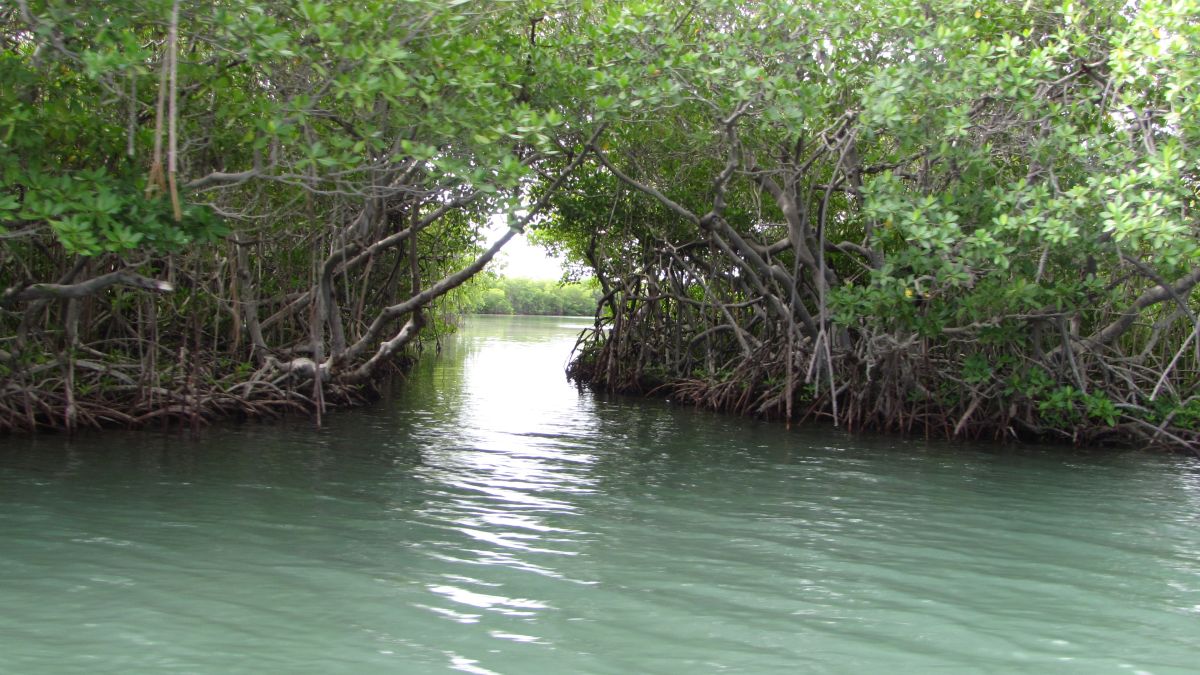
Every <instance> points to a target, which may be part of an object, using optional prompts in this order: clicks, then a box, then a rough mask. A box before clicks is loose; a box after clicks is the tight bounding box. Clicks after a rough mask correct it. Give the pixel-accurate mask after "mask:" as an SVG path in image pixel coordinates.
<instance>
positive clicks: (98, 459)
mask: <svg viewBox="0 0 1200 675" xmlns="http://www.w3.org/2000/svg"><path fill="white" fill-rule="evenodd" d="M580 325H581V322H580V321H579V320H572V319H533V318H504V317H480V318H475V319H472V320H471V321H470V323H469V326H468V329H467V330H466V331H465V332H464V333H463V334H461V335H459V336H457V337H455V338H451V339H449V340H447V341H446V343H445V348H444V350H443V352H442V354H441V355H440V356H437V357H435V356H434V354H433V353H432V349H431V350H430V351H429V352H427V358H425V359H423V360H422V362H421V364H420V365H419V367H418V368H417V370H416V371H415V372H414V373H413V374H412V377H411V378H410V381H409V382H407V383H406V384H405V385H403V386H401V387H399V388H398V389H397V390H396V392H395V393H394V394H393V395H392V396H391V397H390V398H389V399H387V400H385V401H383V402H381V403H380V404H378V405H376V406H373V407H371V408H369V409H365V410H356V411H349V412H338V413H336V414H333V415H330V416H329V417H327V418H326V423H327V424H326V427H325V428H324V429H321V430H315V429H313V428H312V426H311V425H310V424H308V423H307V422H305V421H302V420H291V421H289V422H287V423H282V424H279V423H275V424H246V425H239V426H233V427H224V428H216V429H208V430H205V431H203V432H201V433H200V434H199V435H198V436H191V435H189V434H183V435H179V434H160V433H141V434H127V433H112V434H109V433H106V434H104V435H90V436H84V437H81V438H76V439H74V440H69V439H66V438H64V437H56V436H45V437H40V438H34V439H16V438H5V439H3V440H0V570H3V572H2V573H0V607H3V612H0V672H13V673H100V672H112V673H118V672H119V673H127V672H189V673H192V672H205V673H208V672H212V673H262V672H289V673H374V672H379V673H389V672H396V673H398V672H403V673H441V672H454V671H465V672H470V673H635V672H636V673H710V672H740V673H783V672H813V673H861V672H880V671H888V672H929V671H941V672H1054V673H1106V672H1107V673H1135V672H1153V673H1172V672H1197V670H1200V463H1197V462H1196V461H1194V460H1188V459H1181V458H1173V457H1161V456H1153V455H1149V456H1148V455H1144V454H1139V453H1080V452H1075V451H1072V450H1070V449H1065V450H1062V449H1059V450H1045V449H1043V450H1033V449H1021V448H1014V447H997V446H971V445H965V444H954V445H951V444H944V443H942V444H939V443H924V442H919V441H904V440H896V439H886V438H877V437H867V438H864V437H853V436H847V435H844V434H841V433H839V432H837V431H835V430H829V429H813V430H793V431H791V432H788V431H786V430H784V429H783V428H782V427H781V426H778V425H773V424H764V423H757V422H754V421H748V420H740V419H734V418H729V417H723V416H717V415H710V414H706V413H702V412H697V411H693V410H689V409H683V408H678V407H675V406H672V405H670V404H669V403H666V402H662V401H638V400H630V399H609V398H603V397H596V396H593V395H591V394H589V393H586V392H580V391H577V390H576V389H575V388H573V387H572V386H571V385H569V384H568V383H566V382H565V381H564V379H563V375H562V371H563V367H564V365H565V362H566V359H567V356H568V352H569V351H570V348H571V346H572V344H573V343H574V339H575V335H576V332H577V331H578V327H579V326H580Z"/></svg>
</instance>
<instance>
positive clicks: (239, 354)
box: [0, 0, 590, 428]
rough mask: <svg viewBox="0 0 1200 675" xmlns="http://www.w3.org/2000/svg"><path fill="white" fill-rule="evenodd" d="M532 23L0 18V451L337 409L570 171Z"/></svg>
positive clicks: (584, 128)
mask: <svg viewBox="0 0 1200 675" xmlns="http://www.w3.org/2000/svg"><path fill="white" fill-rule="evenodd" d="M472 5H474V3H472ZM540 13H541V9H540V5H539V3H537V2H530V3H523V2H511V3H496V4H495V5H485V6H470V7H468V6H467V3H463V2H449V3H447V2H442V1H441V0H405V1H403V2H397V3H377V2H367V3H363V2H348V1H342V0H298V1H296V2H260V1H257V0H212V1H210V2H199V3H180V2H178V0H135V1H134V2H121V3H115V2H92V3H82V4H81V3H74V2H65V1H62V0H44V1H38V0H29V1H27V0H19V1H18V2H16V3H15V5H14V4H13V3H6V4H5V5H4V6H3V7H0V43H2V44H3V49H2V51H0V142H2V143H3V146H2V152H0V181H2V182H0V236H2V237H3V238H2V239H0V287H3V288H5V289H6V290H5V291H4V292H3V296H2V297H0V312H2V313H0V327H2V332H3V334H4V335H6V336H9V337H7V338H6V340H5V344H4V345H2V346H0V369H2V374H3V376H4V379H3V382H4V387H3V391H2V392H0V428H4V427H7V428H14V427H15V428H37V427H39V426H45V425H49V426H56V425H65V426H68V427H71V426H74V425H76V424H77V423H79V422H83V423H88V424H94V423H103V422H105V421H110V422H111V421H117V422H123V423H141V422H144V421H148V420H152V419H155V418H158V417H162V416H169V417H179V416H184V417H188V418H190V419H191V420H192V421H193V422H194V421H198V420H199V419H200V418H202V417H204V416H207V415H215V414H222V413H228V412H237V411H246V412H262V411H265V410H267V409H269V408H271V407H302V408H306V409H315V410H316V411H317V412H318V413H319V412H320V410H321V408H322V407H323V401H324V400H325V399H326V398H330V397H336V398H338V399H343V398H353V397H355V396H357V395H358V394H360V393H361V392H362V390H363V387H364V386H367V385H369V384H370V383H371V381H372V380H374V379H375V378H376V377H378V376H379V375H380V374H381V373H383V372H386V370H387V369H388V368H389V367H390V366H391V364H393V363H395V362H396V359H397V358H398V357H399V356H401V355H402V354H404V352H405V351H406V350H407V349H409V348H410V347H411V346H412V345H414V344H416V342H415V340H416V339H417V337H418V336H419V334H420V330H421V328H422V327H423V326H424V325H425V324H426V323H427V322H428V321H429V319H430V316H431V313H432V314H433V315H436V313H437V312H438V311H439V310H440V309H441V308H444V307H453V306H454V305H455V303H454V302H453V301H452V300H453V299H452V298H450V297H448V295H452V294H453V293H454V292H455V291H454V289H456V288H457V287H459V286H460V285H461V284H462V283H463V282H464V281H466V280H467V279H469V278H470V277H471V276H472V275H473V274H474V273H476V272H478V271H479V270H481V269H482V268H483V267H484V266H485V265H486V264H487V263H488V261H489V260H490V259H491V258H492V256H493V255H494V254H495V253H496V251H497V250H498V249H499V248H500V247H501V246H503V244H504V243H505V242H506V241H508V239H509V238H511V237H512V236H513V234H514V233H516V232H518V231H520V230H521V229H522V228H523V226H524V225H525V224H526V223H527V222H528V221H529V220H531V219H532V218H534V217H536V215H537V214H538V213H539V212H540V211H541V209H542V207H543V205H544V204H539V203H538V202H537V201H535V200H530V199H528V198H526V197H525V196H524V192H525V191H526V187H525V186H526V185H527V184H529V183H530V182H531V181H534V180H537V181H538V183H539V185H541V186H542V188H541V189H543V190H544V191H545V190H546V188H547V187H550V192H552V191H553V187H552V186H553V184H554V182H555V180H556V177H557V176H559V175H565V174H566V173H569V172H570V171H571V170H572V169H573V168H574V167H575V165H577V164H578V163H579V161H580V160H581V158H580V157H578V156H576V157H573V158H568V159H561V157H562V156H563V155H564V150H565V149H569V148H571V147H574V146H576V145H578V146H582V145H583V144H584V143H585V142H586V141H587V140H588V136H587V135H585V134H587V133H590V132H589V131H588V127H589V125H588V124H573V125H571V126H568V125H566V123H565V120H564V118H563V116H562V114H561V112H560V107H559V106H557V105H555V104H554V103H553V101H549V100H548V99H547V98H546V97H545V96H544V95H543V94H545V93H553V90H552V88H551V87H549V86H548V85H547V86H543V82H547V83H550V84H553V82H554V81H555V80H554V78H555V74H554V73H555V68H556V67H557V66H556V64H555V61H554V60H553V59H552V58H550V56H549V55H548V54H546V53H545V51H544V50H542V49H539V47H538V32H537V24H538V21H536V20H535V17H537V16H539V15H540ZM572 160H574V164H572ZM547 194H548V193H547ZM495 214H506V215H507V218H508V219H509V224H510V227H511V229H512V231H511V232H510V233H509V234H508V235H506V236H505V237H503V238H501V239H500V241H498V242H497V243H496V244H495V245H493V246H491V247H489V248H487V249H484V248H482V247H481V242H482V237H481V232H482V229H483V227H484V224H485V223H486V222H487V220H488V218H490V217H494V215H495ZM143 289H144V290H150V291H155V292H157V293H158V295H154V294H150V293H146V292H144V290H143Z"/></svg>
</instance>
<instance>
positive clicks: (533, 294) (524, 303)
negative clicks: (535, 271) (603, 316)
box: [467, 277, 600, 316]
mask: <svg viewBox="0 0 1200 675" xmlns="http://www.w3.org/2000/svg"><path fill="white" fill-rule="evenodd" d="M485 286H486V287H485V288H483V290H482V291H481V292H479V293H478V294H477V295H475V296H474V302H473V303H471V304H470V305H469V306H468V307H467V309H468V310H469V311H474V312H478V313H479V314H531V315H537V316H591V315H592V314H594V313H595V311H596V305H597V303H598V302H599V300H600V288H599V285H598V284H596V283H594V282H593V283H569V284H564V283H560V282H557V281H545V280H536V279H521V278H515V277H499V278H496V279H495V280H493V281H491V282H490V283H488V284H486V285H485Z"/></svg>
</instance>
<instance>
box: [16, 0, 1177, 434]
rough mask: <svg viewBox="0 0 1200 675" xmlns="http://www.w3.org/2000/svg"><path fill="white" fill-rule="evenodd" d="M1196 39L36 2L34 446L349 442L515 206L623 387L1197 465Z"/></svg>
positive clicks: (592, 362)
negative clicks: (193, 435) (194, 437)
mask: <svg viewBox="0 0 1200 675" xmlns="http://www.w3.org/2000/svg"><path fill="white" fill-rule="evenodd" d="M1198 16H1200V4H1198V3H1197V2H1195V0H1145V1H1141V2H1125V1H1121V2H1117V1H1116V0H1111V1H1110V0H1100V1H1098V2H1091V3H1077V2H1072V1H1070V0H1067V1H1061V0H1053V1H1052V0H1030V1H1028V2H1022V3H1011V2H1006V1H1001V0H981V1H976V2H960V1H957V0H939V1H936V2H911V1H909V0H882V1H880V2H874V3H862V2H857V1H855V2H850V1H847V0H813V1H809V2H792V1H790V0H745V1H744V2H730V1H729V0H686V1H684V0H637V1H635V2H622V3H615V2H611V3H610V2H595V1H593V0H559V1H555V0H520V1H514V2H499V1H497V2H465V1H463V0H457V1H452V2H440V1H433V0H404V1H402V2H396V3H375V2H367V3H362V2H355V3H351V2H347V1H345V0H294V1H283V0H277V1H266V0H207V1H206V2H202V3H189V4H187V5H186V6H184V5H182V4H181V3H178V2H176V1H174V0H136V1H135V2H131V3H120V4H119V7H118V5H117V3H109V2H97V3H86V4H83V5H81V4H79V3H69V2H65V1H63V0H40V1H31V0H19V1H18V2H16V4H15V5H12V4H9V5H6V6H5V7H3V8H0V42H3V47H4V49H3V52H2V54H0V142H3V144H4V145H3V148H2V150H3V153H2V154H0V172H2V175H0V178H2V180H3V182H2V183H0V227H3V228H4V230H3V233H2V234H0V236H2V237H3V239H0V285H2V286H3V287H4V288H6V289H7V290H6V291H4V294H3V298H0V305H2V306H0V312H3V313H2V314H0V325H3V327H4V332H5V333H6V334H8V335H11V336H12V337H11V338H10V339H8V340H7V341H6V344H5V345H4V346H2V347H0V367H2V368H4V373H5V376H6V383H5V390H4V392H3V393H2V394H0V406H3V409H0V418H3V419H5V420H6V422H5V424H6V425H7V426H27V427H33V426H38V425H39V424H45V423H47V421H48V420H56V419H59V418H62V419H63V420H66V422H65V423H66V424H67V425H71V424H73V423H74V420H75V419H76V418H77V417H78V415H80V414H85V415H91V416H92V418H96V419H98V418H100V417H105V416H107V417H106V419H122V420H124V421H130V420H133V421H136V419H140V418H145V417H146V416H151V417H152V416H154V415H157V414H159V411H160V410H162V406H161V405H160V403H161V401H162V400H164V398H165V399H167V400H170V401H172V402H173V403H172V405H175V406H177V408H178V409H180V410H183V409H187V410H191V411H193V412H192V413H191V414H193V415H195V414H197V413H196V412H195V411H197V410H200V409H202V408H204V407H205V406H208V407H209V408H220V407H221V406H222V405H225V404H224V403H221V402H222V401H236V402H237V403H236V404H235V403H230V404H229V405H243V404H245V402H246V401H252V400H257V399H265V400H268V401H278V400H281V399H282V400H285V401H288V402H291V403H289V404H294V403H295V402H296V401H301V402H302V403H303V404H304V405H306V406H308V407H315V408H316V409H318V410H319V409H320V407H321V401H322V399H323V398H324V397H325V396H326V395H328V394H329V393H331V392H333V393H337V394H338V395H341V396H346V395H349V394H350V393H352V392H354V391H357V390H359V389H360V388H361V387H363V386H364V385H365V384H367V383H369V382H370V381H371V380H372V379H374V378H375V377H377V376H378V375H379V373H380V372H381V371H383V370H386V368H387V366H388V364H390V363H393V362H394V360H395V359H396V358H397V356H399V355H400V354H402V353H404V352H405V351H406V350H408V349H409V348H410V347H411V346H412V345H414V344H416V342H415V341H416V340H417V339H418V336H419V335H420V331H421V329H422V327H423V326H425V325H426V324H427V323H428V322H429V319H430V317H431V316H432V317H434V318H435V319H436V315H437V313H438V312H443V311H453V310H454V309H455V308H459V309H462V308H469V306H470V305H471V304H472V302H474V301H473V300H471V299H470V298H467V297H465V296H464V297H461V298H457V299H456V297H455V294H456V293H462V291H461V290H455V289H460V287H461V284H463V283H464V282H466V281H467V280H468V279H469V278H471V277H472V276H473V275H475V274H476V273H477V272H479V271H480V270H482V269H483V268H484V266H485V265H486V264H487V262H488V261H489V260H490V258H491V256H492V255H493V254H494V253H495V251H496V250H497V249H498V248H499V247H500V246H502V245H503V244H504V242H505V241H507V238H504V239H502V240H500V241H499V242H497V244H496V245H495V246H493V247H490V248H489V249H487V250H483V248H482V246H481V244H480V242H481V237H480V233H481V228H482V226H483V224H484V223H485V222H486V221H487V219H488V218H489V217H490V216H491V214H496V213H501V214H506V215H507V217H508V218H509V222H510V224H511V226H512V227H513V228H514V230H519V229H522V228H523V227H525V226H526V225H529V226H531V227H532V228H534V229H535V230H536V232H535V237H536V238H538V240H540V241H541V242H543V243H545V244H547V245H549V246H550V247H552V248H555V249H557V250H559V251H561V252H563V253H565V254H567V256H568V257H569V258H570V259H571V260H573V261H574V264H575V265H576V268H577V271H578V269H580V268H586V269H588V270H589V271H590V272H592V273H593V274H594V275H595V277H596V279H597V282H598V283H599V284H600V286H601V290H602V297H601V305H602V307H601V308H600V311H598V312H597V316H598V319H597V321H598V324H599V325H598V326H597V330H596V331H595V333H594V334H593V335H592V337H591V339H590V341H589V342H588V343H587V344H586V345H585V347H584V349H583V351H582V352H581V354H580V356H579V359H578V360H577V361H576V364H575V366H574V371H573V372H574V374H575V375H576V376H577V377H579V378H580V379H582V380H586V381H588V382H591V383H593V384H595V385H596V386H601V387H607V388H611V389H615V390H624V391H629V390H634V391H636V390H649V389H652V388H660V389H661V390H663V391H670V392H673V393H674V395H675V397H676V398H681V399H690V400H693V401H695V402H697V403H701V404H704V405H710V406H713V407H717V408H723V409H733V410H738V411H742V412H746V413H750V414H757V415H763V416H768V417H779V418H784V419H787V420H789V421H792V420H797V419H802V418H808V417H813V416H817V417H824V418H828V419H831V420H833V421H835V422H836V423H839V424H845V425H848V426H851V427H853V428H879V429H903V430H919V431H924V432H926V433H938V434H946V435H972V436H981V435H989V436H997V437H999V436H1013V435H1016V436H1022V437H1026V436H1028V437H1045V436H1052V437H1055V436H1056V437H1065V438H1070V439H1073V440H1076V441H1079V442H1084V441H1101V440H1105V439H1107V438H1112V439H1114V440H1121V441H1125V442H1128V441H1130V440H1134V441H1138V442H1144V443H1153V444H1161V445H1170V446H1173V447H1191V448H1195V447H1197V443H1198V440H1200V339H1198V338H1200V320H1198V318H1197V314H1196V310H1197V304H1198V300H1200V298H1198V295H1197V290H1196V289H1197V286H1198V284H1200V239H1198V238H1197V234H1198V233H1197V220H1196V210H1195V209H1196V206H1195V199H1196V197H1197V195H1196V192H1197V189H1198V183H1197V174H1196V171H1197V170H1196V167H1197V166H1200V110H1198V107H1197V101H1200V49H1198V47H1200V20H1198V18H1197V17H1198ZM168 284H169V286H170V288H171V289H172V290H164V289H166V288H167V287H168ZM480 292H483V293H487V292H490V291H489V289H482V291H481V289H480V285H479V284H476V285H475V288H473V289H472V290H471V291H470V293H467V294H466V295H471V296H472V297H477V296H478V295H479V293H480ZM155 293H157V294H155ZM492 299H493V300H495V301H496V303H497V306H499V307H503V305H502V304H499V298H498V297H493V298H492ZM505 299H508V297H507V295H506V298H505ZM509 302H510V304H511V300H509ZM514 309H515V308H514ZM197 355H200V356H197ZM81 376H86V377H84V378H83V379H81ZM88 387H91V388H92V389H91V390H88V391H103V392H106V395H109V396H110V397H111V396H116V392H127V394H123V396H125V398H123V399H120V400H121V401H122V403H121V406H123V407H122V410H128V409H135V410H138V411H139V412H138V413H137V415H135V416H130V415H129V414H127V413H119V414H118V411H116V410H115V408H116V406H115V405H112V404H111V402H112V401H116V400H117V398H119V397H117V398H110V399H109V401H110V405H108V406H107V407H102V406H95V407H92V408H87V409H86V410H85V409H83V408H80V407H79V405H77V404H76V403H77V401H80V400H83V399H81V398H80V394H81V391H82V390H81V388H83V389H86V388H88ZM87 400H92V401H95V400H101V401H103V400H104V399H103V397H95V396H93V397H91V398H89V399H87ZM81 405H82V404H81ZM81 410H83V412H82V413H81V412H80V411H81ZM122 415H124V417H122ZM125 418H129V419H128V420H127V419H125Z"/></svg>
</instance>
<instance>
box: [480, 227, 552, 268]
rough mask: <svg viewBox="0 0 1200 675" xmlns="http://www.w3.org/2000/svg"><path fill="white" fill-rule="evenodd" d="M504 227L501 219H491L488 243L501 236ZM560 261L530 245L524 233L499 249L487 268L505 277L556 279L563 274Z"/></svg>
mask: <svg viewBox="0 0 1200 675" xmlns="http://www.w3.org/2000/svg"><path fill="white" fill-rule="evenodd" d="M506 229H507V226H506V225H505V224H504V223H503V221H499V222H497V220H493V221H492V223H491V224H490V227H489V228H488V241H487V243H488V245H489V246H490V245H491V244H493V243H494V242H495V241H496V240H497V239H499V238H500V237H501V236H503V235H504V232H505V230H506ZM562 263H563V261H562V260H561V259H559V258H555V257H553V256H551V255H550V254H549V253H547V252H546V251H545V250H543V249H541V248H539V247H537V246H532V245H530V244H529V242H528V241H527V240H526V239H525V235H523V234H518V235H517V236H516V237H514V238H513V240H512V241H510V242H508V243H507V244H505V245H504V248H502V249H500V254H499V255H497V256H496V258H495V260H493V261H492V263H491V265H489V266H488V269H490V270H492V271H493V272H497V273H499V274H500V275H502V276H506V277H522V278H525V279H554V280H556V281H557V280H558V279H561V278H562V275H563V270H562Z"/></svg>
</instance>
